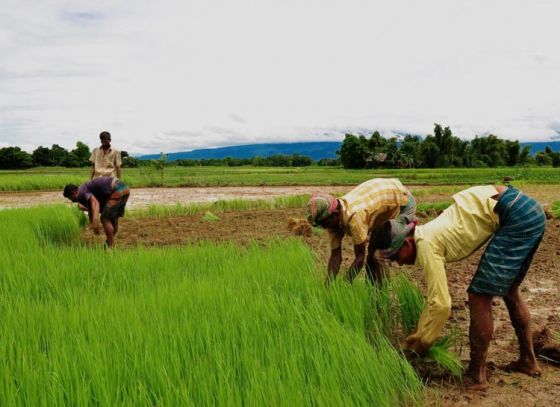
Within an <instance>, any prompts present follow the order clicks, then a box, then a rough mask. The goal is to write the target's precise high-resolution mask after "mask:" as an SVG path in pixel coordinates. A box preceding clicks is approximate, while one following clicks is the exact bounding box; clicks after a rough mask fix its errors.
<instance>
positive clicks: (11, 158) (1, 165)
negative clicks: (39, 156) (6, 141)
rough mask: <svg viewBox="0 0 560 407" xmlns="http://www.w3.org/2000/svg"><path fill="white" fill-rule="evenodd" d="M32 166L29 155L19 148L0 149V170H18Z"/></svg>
mask: <svg viewBox="0 0 560 407" xmlns="http://www.w3.org/2000/svg"><path fill="white" fill-rule="evenodd" d="M32 166H33V159H32V158H31V155H30V154H28V153H27V152H25V151H23V150H22V149H21V148H19V147H4V148H0V169H5V170H19V169H25V168H30V167H32Z"/></svg>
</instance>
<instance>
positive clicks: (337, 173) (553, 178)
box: [0, 166, 560, 191]
mask: <svg viewBox="0 0 560 407" xmlns="http://www.w3.org/2000/svg"><path fill="white" fill-rule="evenodd" d="M89 173H90V170H89V169H88V168H78V169H75V168H33V169H30V170H18V171H5V170H4V171H0V191H32V190H57V189H62V188H64V185H66V184H67V183H74V184H80V183H82V182H85V181H87V180H88V179H89ZM504 176H514V177H515V179H516V181H515V183H516V185H523V184H524V183H539V184H540V183H560V171H558V170H557V169H556V168H548V167H535V168H522V167H514V168H440V169H397V170H345V169H342V168H334V167H317V166H311V167H305V168H268V167H167V168H166V169H165V172H164V181H163V186H168V187H179V186H226V185H240V186H242V185H251V186H258V185H356V184H359V183H361V182H364V181H366V180H368V179H371V178H376V177H397V178H400V179H401V181H403V182H404V183H406V184H429V185H444V184H491V183H501V181H502V179H503V177H504ZM123 179H124V181H125V182H126V183H127V184H128V185H130V186H131V187H154V186H161V177H160V174H159V173H158V172H157V171H154V170H152V169H151V168H125V169H123Z"/></svg>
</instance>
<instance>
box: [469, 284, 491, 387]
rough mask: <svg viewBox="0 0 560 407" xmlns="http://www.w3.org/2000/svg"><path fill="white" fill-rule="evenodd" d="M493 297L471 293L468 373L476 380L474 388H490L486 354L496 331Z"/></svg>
mask: <svg viewBox="0 0 560 407" xmlns="http://www.w3.org/2000/svg"><path fill="white" fill-rule="evenodd" d="M492 298H493V297H492V296H491V295H487V294H475V293H469V310H470V314H471V315H470V316H471V323H470V326H469V341H470V346H471V361H470V365H469V370H468V373H469V375H470V376H471V377H472V379H473V381H474V384H473V385H472V386H470V388H471V389H472V390H486V389H487V388H488V380H487V378H486V355H487V354H488V346H489V345H490V339H492V334H493V332H494V320H493V317H492Z"/></svg>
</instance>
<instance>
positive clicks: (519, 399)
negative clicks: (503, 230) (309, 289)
mask: <svg viewBox="0 0 560 407" xmlns="http://www.w3.org/2000/svg"><path fill="white" fill-rule="evenodd" d="M217 215H218V216H219V218H220V220H219V221H205V220H204V219H203V217H204V214H200V215H194V216H186V217H176V218H164V219H127V218H123V219H122V220H121V226H120V232H119V235H118V236H117V245H118V246H119V247H131V246H136V245H145V246H159V245H181V244H185V243H188V242H197V241H201V240H211V241H218V242H219V241H233V242H236V243H238V244H241V245H248V244H251V243H252V242H254V241H257V242H261V243H263V242H265V241H267V240H269V239H271V238H279V239H285V238H289V237H294V236H295V235H296V236H295V238H298V239H302V240H303V241H304V242H305V243H306V244H308V245H309V246H310V247H311V248H312V249H313V251H314V253H315V254H316V256H317V260H318V262H319V264H322V265H323V266H325V265H326V263H327V260H328V244H327V240H326V237H325V235H324V233H322V232H321V230H320V229H319V230H315V229H313V230H310V229H309V228H305V227H304V226H303V225H302V224H301V223H298V219H303V218H304V217H305V213H304V210H303V209H281V210H280V209H279V210H263V211H258V212H247V211H246V212H227V213H219V214H217ZM423 221H424V222H425V221H426V220H425V219H424V220H423ZM298 225H299V228H298ZM294 229H297V231H296V234H294V231H293V230H294ZM84 238H85V239H86V240H88V241H90V242H92V243H93V242H94V240H95V239H97V241H98V242H99V241H100V240H101V241H102V239H101V238H100V237H94V236H93V235H91V234H90V232H85V233H84ZM343 249H344V250H343V253H344V263H343V268H344V267H348V266H349V265H350V263H351V261H352V259H353V253H352V248H351V242H350V241H349V240H348V239H345V241H344V244H343ZM482 252H483V248H482V249H480V250H479V251H478V252H476V253H475V254H473V255H472V256H471V257H469V258H467V259H464V260H462V261H460V262H456V263H451V264H448V265H447V266H446V270H447V276H448V282H449V289H450V293H451V296H452V299H453V305H452V306H453V312H452V316H451V318H450V321H449V323H448V324H447V328H446V329H447V330H448V331H451V330H453V331H454V332H456V333H458V335H459V338H460V339H459V340H458V347H457V349H455V351H456V352H458V353H459V355H460V358H461V359H462V360H463V361H464V362H465V365H466V364H467V362H468V355H469V353H468V352H469V348H468V336H467V332H468V324H469V313H468V304H467V293H466V289H467V286H468V284H469V282H470V279H471V278H472V275H473V273H474V272H475V270H476V266H477V264H478V261H479V259H480V256H481V254H482ZM325 267H326V266H325ZM403 271H404V272H406V273H407V274H408V275H409V276H410V277H411V278H413V279H414V280H416V281H417V282H418V283H419V284H420V286H422V287H423V279H422V273H421V271H420V270H418V269H415V268H414V267H406V268H403ZM558 287H560V221H559V220H549V221H548V226H547V231H546V234H545V237H544V239H543V242H542V243H541V246H540V248H539V251H538V252H537V254H536V256H535V258H534V261H533V264H532V266H531V269H530V271H529V273H528V275H527V278H526V279H525V281H524V283H523V285H522V292H523V294H524V296H525V298H526V299H527V302H528V304H529V308H530V311H531V315H532V321H533V327H534V331H539V330H541V329H542V328H543V327H545V326H547V327H548V328H549V329H552V330H554V331H560V317H559V315H560V297H559V288H558ZM493 312H494V324H495V330H494V337H493V340H492V343H491V345H490V350H489V356H488V361H489V372H490V379H489V380H490V389H489V390H488V391H486V392H484V393H476V392H469V391H467V390H465V389H464V387H463V385H462V384H460V383H457V382H455V383H454V382H450V381H449V380H443V379H442V380H441V381H439V382H438V381H431V382H430V383H429V388H430V392H429V394H430V399H429V400H428V405H441V406H456V405H472V406H508V407H512V406H545V407H549V406H557V405H559V404H560V402H559V401H558V400H560V369H559V368H558V367H557V366H554V365H552V364H547V363H546V362H541V367H542V370H543V375H542V377H540V378H530V377H528V376H525V375H523V374H520V373H508V372H505V371H503V370H501V369H500V368H499V366H502V365H504V364H506V363H508V362H510V361H512V360H514V359H516V357H517V349H518V345H517V341H516V337H515V333H514V331H513V328H512V327H511V324H510V322H509V316H508V313H507V310H506V308H505V306H504V304H503V301H502V300H501V299H496V300H495V301H494V308H493Z"/></svg>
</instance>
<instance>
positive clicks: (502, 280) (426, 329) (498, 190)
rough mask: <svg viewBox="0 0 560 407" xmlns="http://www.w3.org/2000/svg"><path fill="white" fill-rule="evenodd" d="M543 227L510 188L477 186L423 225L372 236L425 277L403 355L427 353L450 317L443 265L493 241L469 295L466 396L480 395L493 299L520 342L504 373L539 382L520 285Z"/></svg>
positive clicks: (394, 224) (535, 209)
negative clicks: (468, 387)
mask: <svg viewBox="0 0 560 407" xmlns="http://www.w3.org/2000/svg"><path fill="white" fill-rule="evenodd" d="M545 226H546V217H545V214H544V211H543V209H542V207H541V206H540V205H539V203H538V202H536V201H535V200H534V199H532V198H529V197H528V196H526V195H524V194H523V193H522V192H520V191H518V190H517V189H515V188H513V187H507V188H506V187H504V186H491V185H489V186H480V187H473V188H469V189H466V190H464V191H461V192H459V193H457V194H455V195H454V196H453V203H452V204H451V206H449V208H447V209H446V210H445V211H444V212H443V213H442V214H441V215H440V216H438V217H437V218H436V219H434V220H432V221H431V222H428V223H427V224H425V225H422V226H418V227H417V226H416V223H415V222H410V223H408V224H406V223H405V222H398V221H394V220H391V221H388V222H386V223H385V224H384V225H382V226H381V227H380V228H379V229H378V230H377V233H376V236H375V237H376V239H377V241H378V248H379V249H383V250H382V251H381V255H382V256H383V257H385V258H388V259H392V260H395V261H397V263H399V264H415V265H417V266H419V267H421V268H422V269H423V271H424V275H425V278H426V286H427V300H426V306H425V308H424V311H423V312H422V314H421V315H420V319H419V321H418V326H417V328H416V331H415V332H414V333H412V334H411V335H410V336H408V337H407V338H406V339H405V345H404V348H405V349H410V350H412V351H414V352H416V353H418V354H424V353H425V352H426V351H427V350H428V349H429V348H430V346H431V345H432V344H433V343H434V342H435V341H436V340H437V338H438V336H439V334H440V332H441V330H442V329H443V326H444V325H445V321H446V320H447V318H448V317H449V314H450V313H451V298H450V296H449V291H448V287H447V278H446V275H445V263H447V262H453V261H458V260H461V259H463V258H465V257H467V256H469V255H471V254H472V253H473V252H475V251H476V250H477V249H478V248H479V247H480V246H482V245H483V244H484V243H485V242H486V241H487V240H488V239H489V238H490V237H491V236H492V235H493V237H492V240H490V243H489V244H488V246H487V248H486V251H485V252H484V255H483V256H482V258H481V260H480V263H479V265H478V269H477V271H476V273H475V275H474V277H473V278H472V280H471V283H470V285H469V288H468V290H467V291H468V296H469V309H470V316H471V322H470V327H469V341H470V359H471V360H470V365H469V375H470V376H471V378H472V380H473V381H474V384H473V385H472V386H471V389H474V390H484V389H486V388H487V387H488V381H487V378H486V356H487V353H488V346H489V344H490V339H491V338H492V334H493V331H494V323H493V318H492V300H493V297H494V296H499V297H502V298H503V299H504V301H505V304H506V306H507V309H508V311H509V316H510V319H511V323H512V325H513V327H514V329H515V333H516V335H517V339H518V341H519V350H520V354H519V359H518V360H517V361H515V362H512V363H510V364H509V365H508V366H506V370H511V371H519V372H523V373H526V374H528V375H531V376H538V375H540V370H539V366H538V364H537V360H536V358H535V353H534V350H533V343H532V336H531V330H530V314H529V309H528V307H527V304H526V303H525V301H524V300H523V298H522V297H521V293H520V290H519V286H520V284H521V282H522V281H523V279H524V278H525V275H526V274H527V270H528V269H529V266H530V265H531V261H532V260H533V256H534V254H535V252H536V250H537V248H538V246H539V244H540V242H541V239H542V237H543V234H544V230H545Z"/></svg>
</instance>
